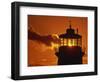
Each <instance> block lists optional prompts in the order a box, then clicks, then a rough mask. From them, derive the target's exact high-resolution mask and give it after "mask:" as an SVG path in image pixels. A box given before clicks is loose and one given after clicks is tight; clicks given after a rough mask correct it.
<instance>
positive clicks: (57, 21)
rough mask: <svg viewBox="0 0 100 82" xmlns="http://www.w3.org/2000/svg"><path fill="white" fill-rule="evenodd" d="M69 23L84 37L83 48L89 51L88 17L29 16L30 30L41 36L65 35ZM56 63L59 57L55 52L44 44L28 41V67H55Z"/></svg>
mask: <svg viewBox="0 0 100 82" xmlns="http://www.w3.org/2000/svg"><path fill="white" fill-rule="evenodd" d="M69 21H71V25H72V28H73V29H75V30H76V29H77V28H78V32H79V34H80V35H82V47H85V48H86V50H87V36H88V35H87V34H88V33H87V32H88V30H87V29H88V27H87V26H88V25H87V24H88V18H87V17H67V16H66V17H65V16H37V15H29V16H28V28H31V30H32V31H33V32H36V33H37V34H39V35H41V36H48V35H52V34H58V35H59V34H63V33H65V32H66V29H67V28H69ZM45 49H46V50H45ZM85 60H86V59H85ZM86 61H87V60H86ZM56 63H57V57H56V56H55V52H54V50H50V49H49V47H48V46H46V45H44V44H42V43H38V42H36V41H33V40H28V65H33V66H34V65H55V64H56Z"/></svg>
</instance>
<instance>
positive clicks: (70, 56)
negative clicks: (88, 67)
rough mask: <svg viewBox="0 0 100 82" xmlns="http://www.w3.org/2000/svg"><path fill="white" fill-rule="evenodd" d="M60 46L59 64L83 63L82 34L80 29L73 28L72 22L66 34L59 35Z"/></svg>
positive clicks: (58, 53)
mask: <svg viewBox="0 0 100 82" xmlns="http://www.w3.org/2000/svg"><path fill="white" fill-rule="evenodd" d="M59 38H60V46H59V50H58V52H57V53H56V55H57V57H58V65H71V64H72V65H73V64H82V36H81V35H79V34H78V29H77V30H76V33H75V30H74V29H73V28H72V26H71V24H70V25H69V28H68V29H66V33H65V34H61V35H59Z"/></svg>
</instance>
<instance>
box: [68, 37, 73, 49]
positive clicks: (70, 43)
mask: <svg viewBox="0 0 100 82" xmlns="http://www.w3.org/2000/svg"><path fill="white" fill-rule="evenodd" d="M68 46H69V47H71V46H74V45H73V44H72V42H71V40H70V39H69V40H68Z"/></svg>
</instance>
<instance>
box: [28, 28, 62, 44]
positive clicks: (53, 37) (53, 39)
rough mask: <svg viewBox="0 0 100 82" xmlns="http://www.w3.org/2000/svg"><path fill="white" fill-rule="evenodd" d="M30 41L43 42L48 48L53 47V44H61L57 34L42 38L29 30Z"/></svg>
mask: <svg viewBox="0 0 100 82" xmlns="http://www.w3.org/2000/svg"><path fill="white" fill-rule="evenodd" d="M28 39H29V40H35V41H38V42H42V43H44V44H45V45H47V46H51V45H52V44H51V43H60V39H59V37H58V35H57V34H51V35H47V36H41V35H39V34H38V33H36V32H33V31H31V30H28Z"/></svg>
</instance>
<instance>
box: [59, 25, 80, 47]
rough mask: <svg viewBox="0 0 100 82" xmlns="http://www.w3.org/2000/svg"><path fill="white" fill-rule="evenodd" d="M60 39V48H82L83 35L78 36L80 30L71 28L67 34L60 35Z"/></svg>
mask: <svg viewBox="0 0 100 82" xmlns="http://www.w3.org/2000/svg"><path fill="white" fill-rule="evenodd" d="M59 38H60V46H69V47H73V46H79V47H81V46H82V37H81V35H79V34H78V29H77V30H76V33H75V30H74V29H72V28H71V25H70V28H68V29H67V30H66V33H65V34H61V35H59Z"/></svg>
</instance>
